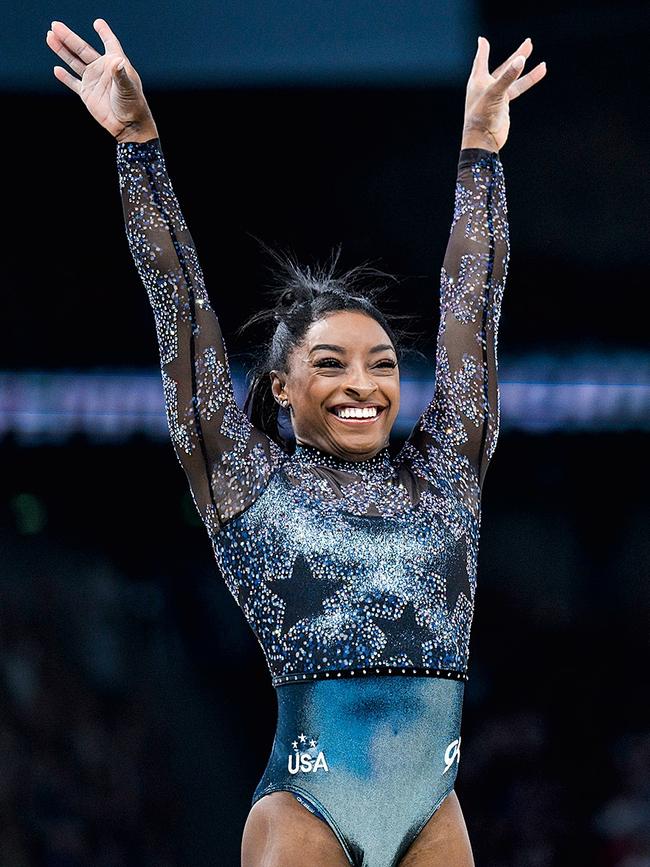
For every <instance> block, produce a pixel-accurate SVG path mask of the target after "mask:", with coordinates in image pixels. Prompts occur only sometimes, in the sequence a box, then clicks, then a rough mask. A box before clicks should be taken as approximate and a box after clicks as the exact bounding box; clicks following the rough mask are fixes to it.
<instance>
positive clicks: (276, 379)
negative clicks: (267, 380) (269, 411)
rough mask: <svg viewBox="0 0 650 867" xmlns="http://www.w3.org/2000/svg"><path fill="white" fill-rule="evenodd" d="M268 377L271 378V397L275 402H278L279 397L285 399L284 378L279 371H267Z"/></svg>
mask: <svg viewBox="0 0 650 867" xmlns="http://www.w3.org/2000/svg"><path fill="white" fill-rule="evenodd" d="M269 376H270V377H271V391H272V392H273V397H274V398H275V399H276V400H280V399H281V397H283V398H285V399H286V397H287V395H286V393H285V391H284V388H285V383H286V377H285V375H284V374H283V373H282V371H279V370H271V371H269Z"/></svg>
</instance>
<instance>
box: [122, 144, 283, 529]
mask: <svg viewBox="0 0 650 867" xmlns="http://www.w3.org/2000/svg"><path fill="white" fill-rule="evenodd" d="M117 167H118V175H119V187H120V194H121V197H122V205H123V210H124V220H125V226H126V236H127V239H128V243H129V248H130V250H131V255H132V256H133V259H134V262H135V265H136V268H137V270H138V273H139V275H140V278H141V280H142V282H143V284H144V286H145V289H146V290H147V295H148V297H149V302H150V303H151V307H152V309H153V313H154V318H155V325H156V334H157V338H158V347H159V350H160V367H161V373H162V382H163V392H164V399H165V409H166V413H167V421H168V424H169V430H170V434H171V439H172V443H173V445H174V450H175V452H176V455H177V457H178V459H179V461H180V463H181V466H182V467H183V469H184V470H185V473H186V475H187V477H188V480H189V483H190V489H191V492H192V496H193V499H194V502H195V504H196V507H197V509H198V511H199V514H200V515H201V518H202V519H203V522H204V524H205V526H206V528H207V530H208V532H209V533H214V532H216V531H217V530H218V529H219V527H220V526H222V525H223V524H224V523H225V522H227V521H228V520H229V519H230V518H232V517H234V516H235V515H237V514H238V513H240V512H241V511H243V510H244V509H245V508H246V507H247V506H248V505H250V504H251V503H252V502H253V501H254V500H255V499H256V497H257V496H258V494H259V493H260V492H261V490H262V489H263V488H264V486H265V485H266V482H267V481H268V478H269V476H270V475H271V472H272V471H273V469H274V468H275V466H276V465H277V464H278V463H279V462H280V460H281V458H282V456H283V455H284V452H283V450H282V449H281V448H280V446H279V445H278V444H277V443H275V442H274V441H273V440H272V439H270V438H269V437H268V436H267V435H266V434H265V433H263V432H262V431H260V430H258V429H257V428H255V427H254V426H253V425H252V424H251V423H250V421H249V420H248V418H247V416H246V414H245V413H244V412H243V410H241V409H240V408H239V406H238V405H237V403H236V401H235V397H234V393H233V386H232V380H231V374H230V368H229V364H228V356H227V353H226V348H225V345H224V342H223V339H222V335H221V329H220V327H219V322H218V320H217V317H216V315H215V313H214V311H213V310H212V308H211V307H210V302H209V299H208V296H207V293H206V289H205V285H204V282H203V274H202V272H201V267H200V265H199V261H198V258H197V254H196V249H195V247H194V243H193V241H192V237H191V235H190V232H189V229H188V227H187V224H186V222H185V220H184V218H183V214H182V213H181V210H180V207H179V203H178V200H177V199H176V195H175V193H174V190H173V188H172V184H171V181H170V178H169V175H168V174H167V169H166V166H165V159H164V156H163V153H162V149H161V144H160V139H159V138H154V139H150V140H149V141H147V142H142V143H140V142H121V143H118V144H117Z"/></svg>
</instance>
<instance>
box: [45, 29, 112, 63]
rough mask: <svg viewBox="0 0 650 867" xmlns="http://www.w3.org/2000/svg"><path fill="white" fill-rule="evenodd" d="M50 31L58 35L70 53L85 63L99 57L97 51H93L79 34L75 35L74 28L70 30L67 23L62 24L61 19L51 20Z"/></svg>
mask: <svg viewBox="0 0 650 867" xmlns="http://www.w3.org/2000/svg"><path fill="white" fill-rule="evenodd" d="M52 32H53V33H55V34H56V36H58V37H59V39H60V40H61V42H62V43H63V44H64V45H65V47H66V48H67V49H68V50H69V51H70V52H72V54H75V55H76V56H77V57H78V58H79V59H80V60H82V61H83V62H84V63H85V64H86V65H88V64H89V63H92V62H93V60H97V58H98V57H100V54H99V52H98V51H95V49H94V48H93V47H92V45H89V44H88V43H87V42H86V41H85V40H84V39H82V38H81V37H80V36H77V34H76V33H75V32H74V30H70V28H69V27H68V26H67V24H64V23H63V21H53V22H52Z"/></svg>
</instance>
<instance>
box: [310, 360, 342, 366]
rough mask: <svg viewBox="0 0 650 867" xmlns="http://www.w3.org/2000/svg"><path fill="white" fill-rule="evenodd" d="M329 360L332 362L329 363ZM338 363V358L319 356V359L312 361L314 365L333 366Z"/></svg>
mask: <svg viewBox="0 0 650 867" xmlns="http://www.w3.org/2000/svg"><path fill="white" fill-rule="evenodd" d="M329 362H333V364H330V363H329ZM340 364H341V362H340V361H339V360H338V358H319V360H318V361H316V362H315V363H314V367H333V366H334V365H340Z"/></svg>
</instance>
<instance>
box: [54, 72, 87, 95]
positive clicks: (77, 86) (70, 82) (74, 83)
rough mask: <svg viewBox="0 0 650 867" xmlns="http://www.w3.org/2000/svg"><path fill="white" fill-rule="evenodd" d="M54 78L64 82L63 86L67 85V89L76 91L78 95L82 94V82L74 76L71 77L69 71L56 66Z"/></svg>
mask: <svg viewBox="0 0 650 867" xmlns="http://www.w3.org/2000/svg"><path fill="white" fill-rule="evenodd" d="M54 77H55V78H58V79H59V81H61V82H63V84H65V85H66V87H69V88H70V90H74V92H75V93H76V94H79V93H80V91H81V81H80V80H79V79H78V78H75V77H74V75H71V74H70V73H69V72H68V70H67V69H64V68H63V67H62V66H55V67H54Z"/></svg>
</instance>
